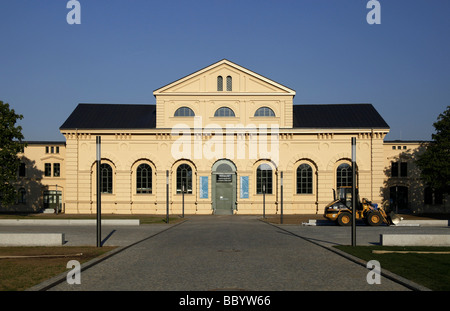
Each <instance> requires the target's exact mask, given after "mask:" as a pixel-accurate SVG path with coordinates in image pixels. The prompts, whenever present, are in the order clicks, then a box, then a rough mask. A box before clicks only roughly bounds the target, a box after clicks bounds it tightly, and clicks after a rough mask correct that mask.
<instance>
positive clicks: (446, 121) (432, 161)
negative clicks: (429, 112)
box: [417, 106, 450, 193]
mask: <svg viewBox="0 0 450 311" xmlns="http://www.w3.org/2000/svg"><path fill="white" fill-rule="evenodd" d="M433 126H434V128H435V134H433V135H432V141H431V142H430V143H429V144H428V145H427V147H426V150H425V152H424V153H423V154H421V155H419V157H418V160H417V165H418V166H419V168H420V169H421V177H422V179H423V180H424V182H425V183H426V184H427V185H429V186H430V187H432V188H433V189H435V190H439V191H442V192H443V193H450V106H447V110H445V111H444V112H443V113H441V114H440V115H439V117H438V118H437V121H436V122H435V123H434V124H433Z"/></svg>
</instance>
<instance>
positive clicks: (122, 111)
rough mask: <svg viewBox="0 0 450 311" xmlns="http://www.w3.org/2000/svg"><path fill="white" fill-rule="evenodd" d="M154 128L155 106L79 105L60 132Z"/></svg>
mask: <svg viewBox="0 0 450 311" xmlns="http://www.w3.org/2000/svg"><path fill="white" fill-rule="evenodd" d="M155 127H156V105H122V104H79V105H78V106H77V107H76V108H75V110H74V111H73V112H72V114H71V115H70V116H69V117H68V118H67V120H66V122H64V124H63V125H61V127H60V129H61V130H67V129H148V128H155Z"/></svg>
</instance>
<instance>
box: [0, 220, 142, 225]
mask: <svg viewBox="0 0 450 311" xmlns="http://www.w3.org/2000/svg"><path fill="white" fill-rule="evenodd" d="M96 224H97V220H96V219H0V225H3V226H21V225H30V226H85V225H96ZM139 224H140V220H139V219H102V225H104V226H108V225H110V226H139Z"/></svg>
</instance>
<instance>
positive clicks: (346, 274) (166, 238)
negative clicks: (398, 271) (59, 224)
mask: <svg viewBox="0 0 450 311" xmlns="http://www.w3.org/2000/svg"><path fill="white" fill-rule="evenodd" d="M281 228H283V229H281ZM286 228H287V229H289V228H288V227H286ZM292 228H294V227H292ZM299 228H302V229H306V230H308V229H311V228H310V227H298V226H297V227H296V230H297V229H299ZM316 229H317V228H314V229H312V230H316ZM322 229H329V228H322ZM339 229H342V228H339ZM300 230H301V229H300ZM296 234H298V232H296ZM296 234H292V233H290V232H289V231H286V230H284V227H277V226H273V225H269V224H267V223H264V222H262V221H260V220H258V218H257V217H254V216H239V217H236V216H196V217H190V218H189V220H188V221H186V222H184V223H182V224H179V225H176V226H174V227H172V228H170V229H168V230H166V231H163V232H161V233H160V234H157V235H155V236H153V237H151V238H149V239H145V240H143V241H142V242H139V243H137V244H135V245H133V246H131V247H129V248H127V249H125V250H124V251H122V252H120V253H118V254H116V255H114V256H112V257H110V258H108V259H107V260H105V261H102V262H100V263H98V264H96V265H94V266H92V267H90V268H89V269H87V270H84V271H83V272H82V273H81V284H80V285H77V284H73V285H69V284H67V282H62V283H60V284H59V285H58V286H56V287H54V288H53V289H52V290H58V291H67V290H68V291H70V290H81V291H84V290H106V291H109V290H138V291H158V290H164V291H211V290H250V291H279V290H282V291H297V290H303V291H308V290H318V291H326V290H359V291H361V290H363V291H365V290H383V291H392V290H395V291H397V290H407V288H405V287H403V286H401V285H399V284H397V283H395V282H393V281H391V280H389V279H386V278H382V279H381V284H379V285H378V284H374V285H369V284H368V283H367V281H366V276H367V273H368V272H369V270H368V269H366V268H365V267H363V266H361V265H358V264H356V263H354V262H352V261H350V260H348V259H346V258H344V257H342V256H340V255H338V254H335V253H333V252H331V251H330V250H327V249H326V248H324V247H321V246H318V245H316V244H314V243H311V242H309V241H307V240H305V239H304V238H301V237H299V236H298V235H296Z"/></svg>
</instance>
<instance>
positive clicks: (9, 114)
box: [0, 101, 24, 206]
mask: <svg viewBox="0 0 450 311" xmlns="http://www.w3.org/2000/svg"><path fill="white" fill-rule="evenodd" d="M22 118H23V116H22V115H19V114H16V113H15V111H14V109H11V108H10V107H9V104H7V103H3V102H2V101H0V205H2V206H7V205H9V204H11V203H13V202H14V200H15V197H16V191H15V187H14V182H15V181H16V180H17V172H18V169H19V165H20V160H19V158H18V156H17V154H18V153H19V152H21V151H22V150H23V148H24V144H23V143H22V139H23V135H22V127H21V126H18V125H16V123H17V121H18V120H21V119H22Z"/></svg>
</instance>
